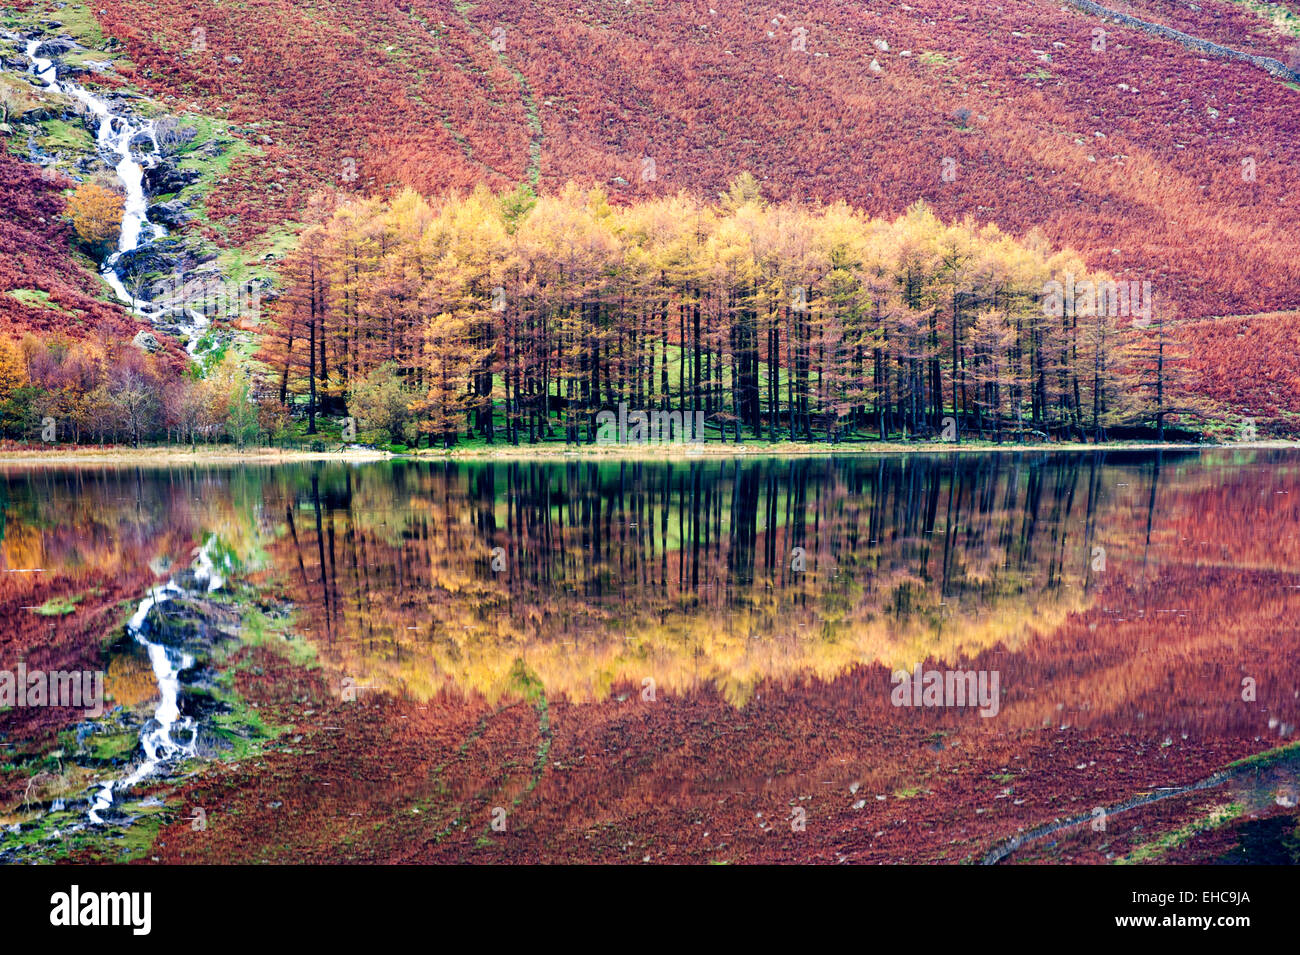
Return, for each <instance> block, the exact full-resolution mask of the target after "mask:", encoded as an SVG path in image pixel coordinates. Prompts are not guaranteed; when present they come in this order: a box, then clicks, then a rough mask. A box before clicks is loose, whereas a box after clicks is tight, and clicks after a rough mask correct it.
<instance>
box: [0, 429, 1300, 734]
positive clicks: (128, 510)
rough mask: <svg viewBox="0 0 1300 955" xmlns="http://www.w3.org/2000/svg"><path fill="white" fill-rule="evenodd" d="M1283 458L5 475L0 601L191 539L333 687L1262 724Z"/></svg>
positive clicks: (1282, 636) (1286, 705) (1036, 719)
mask: <svg viewBox="0 0 1300 955" xmlns="http://www.w3.org/2000/svg"><path fill="white" fill-rule="evenodd" d="M1298 468H1300V456H1297V455H1295V454H1293V453H1290V452H1282V451H1278V452H1249V453H1242V454H1234V453H1231V452H1207V453H1203V454H1196V453H1187V454H1170V453H1165V454H1163V455H1161V454H1156V453H1131V454H1114V453H1110V454H1105V455H1103V454H1044V453H1024V454H1017V453H1005V454H971V455H944V456H923V455H916V456H907V457H844V458H820V457H809V458H800V459H794V460H790V459H747V460H727V459H690V460H686V461H682V462H674V463H647V462H630V461H629V462H614V463H608V462H595V461H589V460H573V459H570V460H565V461H563V462H554V461H550V462H541V461H503V462H491V463H487V462H480V463H465V462H453V461H438V462H418V463H416V462H388V463H382V464H369V465H363V466H350V465H343V464H326V465H319V464H316V465H303V466H288V467H279V468H246V469H240V470H227V469H210V470H158V471H146V470H137V469H132V470H119V471H113V470H108V471H92V470H90V469H77V470H66V471H41V472H25V473H24V472H13V473H10V474H9V475H8V476H7V479H6V481H5V482H3V483H2V484H0V488H2V489H3V493H4V494H5V499H4V502H3V508H2V513H3V521H4V524H3V528H2V529H3V540H2V541H0V569H3V570H5V571H6V573H4V574H3V575H0V576H2V577H3V583H2V584H0V586H4V587H6V588H8V590H9V591H10V592H11V593H10V595H9V596H10V597H11V600H10V601H9V602H10V603H13V602H15V601H16V600H18V599H24V600H27V599H30V600H36V599H37V597H38V596H40V597H41V598H42V599H43V598H44V595H45V593H46V592H48V590H49V587H50V583H51V581H52V580H56V579H59V578H62V579H64V580H65V585H66V586H67V587H68V588H69V589H84V586H85V583H86V581H87V579H88V578H89V577H94V576H95V575H96V574H98V575H99V577H106V576H109V575H111V574H114V573H115V572H116V571H115V570H114V568H115V567H117V566H122V567H126V568H130V569H131V571H132V573H134V574H135V575H136V576H140V575H143V576H145V577H151V576H152V575H151V574H149V573H148V570H147V568H148V565H149V563H150V562H153V563H154V565H155V566H154V568H153V570H154V572H156V573H162V571H163V570H165V566H164V565H165V563H167V562H172V561H179V560H183V559H186V557H187V556H188V555H189V554H190V553H192V549H193V544H194V542H195V541H196V540H199V539H202V538H203V537H204V536H205V535H207V534H215V535H217V537H218V538H219V539H220V541H221V546H222V547H224V548H226V549H227V550H228V552H229V553H230V554H231V555H232V559H233V560H235V561H236V562H242V563H244V565H245V566H257V565H261V566H263V567H264V568H265V570H264V572H263V574H262V576H264V577H269V578H272V579H275V580H277V581H279V582H280V583H281V584H282V585H283V586H284V587H285V588H286V589H287V591H288V592H289V593H290V595H291V596H292V598H293V599H294V600H295V602H296V603H298V604H299V605H300V607H301V609H302V611H303V618H302V629H303V630H304V631H307V636H308V637H309V638H310V639H311V640H313V641H314V642H315V643H316V644H317V645H318V646H319V647H320V649H321V652H322V654H323V656H324V658H325V659H326V661H327V662H328V663H329V665H330V666H331V667H332V668H333V669H334V671H335V672H336V673H337V674H340V675H345V676H346V677H348V678H350V679H352V680H354V681H355V682H357V683H360V684H364V685H369V686H377V687H381V688H384V689H386V690H389V691H391V692H394V693H397V694H400V695H404V696H407V697H411V698H414V699H417V700H427V699H429V698H430V697H432V696H434V695H436V694H440V693H444V692H454V693H460V694H466V693H472V694H481V695H482V696H483V697H485V698H487V699H488V700H490V701H494V700H497V699H500V698H502V697H503V696H509V695H511V694H515V693H517V692H519V691H520V681H521V679H524V680H536V681H539V682H540V684H541V686H542V687H543V688H544V690H545V692H546V693H547V694H548V696H550V697H552V698H556V699H558V698H567V699H568V700H569V701H571V702H585V701H592V700H604V699H609V698H610V697H611V696H615V697H618V696H626V695H629V694H642V693H645V692H646V691H647V690H648V689H649V690H652V691H653V692H654V693H657V694H660V695H683V694H690V693H698V692H718V693H720V694H721V695H722V696H723V697H724V698H725V699H726V700H727V701H728V702H729V703H730V704H731V705H732V706H735V707H741V708H743V707H745V706H747V705H748V704H749V703H750V702H751V701H752V700H753V699H754V697H755V695H756V694H759V693H761V692H763V691H764V688H768V689H771V688H774V687H785V688H790V687H793V686H800V687H806V688H807V689H808V692H809V693H812V694H815V695H818V696H819V697H820V698H822V699H824V700H825V701H826V702H827V705H830V706H839V707H851V708H852V709H853V711H854V712H855V713H863V712H868V711H871V710H873V709H874V710H878V711H882V712H884V711H888V709H889V691H890V683H889V672H890V671H891V670H894V669H898V668H906V669H911V668H912V667H913V666H914V665H915V664H917V663H926V664H927V665H928V666H940V667H945V666H947V667H965V668H978V669H997V670H998V671H999V673H1000V674H1001V680H1000V685H1001V688H1002V692H1003V702H1002V705H1001V708H1000V711H999V716H998V718H997V720H996V723H997V727H996V728H997V729H998V730H1003V729H1006V728H1008V727H1030V726H1037V725H1083V724H1092V723H1096V722H1097V721H1102V722H1104V723H1106V724H1108V725H1130V726H1154V727H1158V728H1163V729H1167V730H1168V731H1169V732H1170V733H1176V732H1187V731H1191V730H1195V731H1196V732H1214V733H1232V734H1243V733H1248V734H1257V735H1261V736H1267V735H1270V734H1271V735H1274V736H1277V737H1283V736H1286V735H1288V734H1289V733H1290V732H1292V731H1293V727H1294V725H1295V723H1296V722H1297V719H1296V715H1297V714H1296V708H1297V699H1296V697H1297V690H1298V684H1297V676H1296V674H1297V672H1300V668H1298V667H1297V666H1296V664H1297V662H1300V661H1298V660H1297V657H1298V655H1300V637H1298V636H1297V631H1296V627H1295V624H1294V622H1293V621H1294V620H1295V616H1296V611H1297V609H1300V607H1298V606H1297V603H1300V544H1298V543H1297V535H1296V533H1295V531H1296V527H1297V526H1300V513H1297V508H1298V507H1300V491H1298V490H1297V480H1296V478H1297V469H1298ZM160 562H163V563H160ZM33 567H42V568H44V572H43V573H42V574H39V575H37V574H21V573H17V571H18V570H20V569H23V568H33ZM36 588H43V589H40V592H39V594H38V593H37V589H36ZM29 591H30V592H29ZM521 674H522V676H521ZM1248 680H1249V681H1253V683H1252V684H1250V685H1251V686H1253V698H1252V699H1246V698H1245V696H1246V695H1248V694H1246V693H1244V689H1243V688H1244V687H1245V686H1246V685H1247V684H1246V682H1245V681H1248ZM912 716H913V718H916V719H922V720H930V721H933V722H934V723H935V724H936V725H942V724H944V723H945V722H951V721H955V720H964V721H966V722H971V721H972V720H973V721H974V722H975V723H978V722H979V718H978V717H977V716H974V715H973V714H971V713H969V712H960V713H955V712H951V711H926V710H916V711H914V712H913V714H912ZM990 728H991V727H990Z"/></svg>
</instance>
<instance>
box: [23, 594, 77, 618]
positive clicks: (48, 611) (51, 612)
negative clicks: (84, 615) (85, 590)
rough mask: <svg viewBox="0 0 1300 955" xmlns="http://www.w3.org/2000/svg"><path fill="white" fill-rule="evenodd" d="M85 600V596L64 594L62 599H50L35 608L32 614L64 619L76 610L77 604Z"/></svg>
mask: <svg viewBox="0 0 1300 955" xmlns="http://www.w3.org/2000/svg"><path fill="white" fill-rule="evenodd" d="M85 598H86V595H85V594H65V595H64V596H62V597H51V598H50V599H49V600H47V601H45V603H43V604H41V605H40V606H39V607H37V608H35V609H34V610H33V611H32V613H35V614H40V615H41V616H42V617H66V616H67V615H68V614H70V613H72V612H73V611H74V610H76V609H77V604H79V603H81V601H83V600H84V599H85Z"/></svg>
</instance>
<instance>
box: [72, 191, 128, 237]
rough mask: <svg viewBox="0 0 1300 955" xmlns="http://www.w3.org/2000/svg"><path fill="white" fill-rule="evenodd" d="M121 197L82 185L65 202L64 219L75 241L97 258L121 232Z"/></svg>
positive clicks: (114, 193)
mask: <svg viewBox="0 0 1300 955" xmlns="http://www.w3.org/2000/svg"><path fill="white" fill-rule="evenodd" d="M122 210H123V201H122V196H121V195H120V194H119V193H117V192H114V191H113V190H112V189H106V188H105V187H103V186H101V185H99V184H98V183H94V182H85V183H82V184H81V185H80V186H78V187H77V188H76V191H75V192H73V194H72V195H71V196H70V197H69V199H68V206H67V215H68V218H69V219H70V220H71V222H72V227H73V228H74V229H75V230H76V232H77V236H78V238H80V239H81V241H82V242H83V243H85V244H86V245H87V246H88V247H89V248H91V249H92V250H94V251H95V252H96V253H97V254H102V253H103V252H104V251H105V250H106V249H107V248H108V247H110V246H111V245H112V243H114V242H116V241H117V236H118V232H119V231H120V230H121V228H122Z"/></svg>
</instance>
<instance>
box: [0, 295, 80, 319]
mask: <svg viewBox="0 0 1300 955" xmlns="http://www.w3.org/2000/svg"><path fill="white" fill-rule="evenodd" d="M5 294H6V295H8V296H9V297H10V298H12V299H17V300H18V301H19V302H22V303H23V304H24V305H27V306H29V307H31V308H48V309H51V310H52V311H55V312H62V313H63V314H64V315H70V314H72V313H71V312H69V311H68V310H67V309H66V308H64V307H63V306H62V305H60V304H58V303H57V302H53V301H51V300H50V293H49V292H47V291H45V290H44V289H37V288H16V289H10V290H9V291H8V292H6V293H5Z"/></svg>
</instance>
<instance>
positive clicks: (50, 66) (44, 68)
mask: <svg viewBox="0 0 1300 955" xmlns="http://www.w3.org/2000/svg"><path fill="white" fill-rule="evenodd" d="M41 43H42V41H41V40H40V39H35V40H29V41H28V42H27V51H26V52H27V58H28V59H29V60H31V63H32V67H31V71H32V73H33V74H34V75H35V76H36V78H37V79H38V80H40V81H41V82H42V83H44V84H45V86H46V88H47V89H49V90H50V91H52V92H55V93H61V94H63V95H64V96H68V97H71V98H72V99H74V100H76V101H77V102H79V103H81V104H82V105H83V106H85V108H86V109H87V110H89V111H90V113H91V114H92V115H93V116H94V117H95V118H96V119H97V120H98V123H99V126H98V131H97V134H96V142H97V144H98V145H99V148H100V150H101V151H102V152H104V153H106V154H108V155H111V156H113V157H114V158H115V165H114V171H115V172H116V173H117V178H118V179H119V180H120V181H121V183H122V188H123V189H124V190H125V192H126V207H125V209H124V210H123V213H122V227H121V231H120V233H119V235H118V240H117V251H115V252H114V253H113V254H112V255H110V256H109V257H108V259H107V260H106V261H105V262H104V265H103V267H102V269H101V271H100V274H101V275H102V276H103V277H104V281H106V282H107V283H108V284H109V285H110V286H111V287H112V289H113V291H114V292H115V293H116V294H117V297H118V298H119V299H120V300H121V301H122V302H123V303H124V304H126V305H127V306H129V307H130V308H131V310H132V311H133V312H135V314H137V315H140V316H143V317H145V318H148V319H150V320H157V319H159V318H162V317H171V318H172V319H173V321H175V322H176V324H177V326H178V327H179V328H180V329H181V330H182V331H183V332H184V333H185V334H186V335H188V336H189V344H188V345H187V346H186V350H187V351H188V352H189V353H190V354H191V355H192V354H194V349H195V347H196V346H197V345H198V342H199V338H200V337H201V335H202V333H203V329H204V327H205V326H206V325H207V324H208V318H207V316H206V315H204V314H202V313H201V312H199V311H196V310H194V309H191V308H188V307H186V306H185V305H184V303H182V304H180V305H156V304H154V303H152V302H138V301H136V300H135V296H133V295H132V294H131V293H130V292H128V291H127V289H126V286H125V284H123V282H122V279H121V277H120V276H119V275H118V274H117V270H116V266H117V263H118V261H119V260H120V259H121V258H122V256H123V255H124V254H126V253H127V252H132V251H134V250H135V249H137V248H138V247H139V246H140V245H142V244H147V243H149V242H153V241H155V240H157V239H160V238H162V237H163V236H164V235H166V234H167V230H166V229H164V228H163V227H162V226H161V225H159V224H158V223H156V222H151V221H149V215H148V199H147V197H146V196H145V192H144V171H145V169H146V168H152V167H153V166H154V165H156V164H157V162H158V157H159V155H160V154H161V153H160V150H159V148H158V135H157V130H156V128H155V126H154V123H153V122H152V121H148V120H146V121H143V122H141V123H140V125H133V124H132V122H131V120H130V119H128V118H127V117H126V116H125V115H121V114H114V113H113V112H112V111H111V110H110V108H109V105H108V103H107V101H105V100H104V99H101V98H100V97H98V96H96V95H95V94H93V93H91V92H90V91H89V90H87V89H85V88H84V87H82V86H78V85H77V84H76V83H72V82H69V81H67V80H60V79H59V78H58V70H57V67H56V66H55V65H54V62H53V61H52V60H49V59H46V58H44V57H41V56H38V55H37V50H39V49H40V46H41ZM140 136H144V137H146V138H147V139H148V140H149V142H150V143H151V144H152V145H153V152H152V153H150V154H149V155H147V156H145V155H141V156H139V157H137V156H136V155H135V154H134V153H133V152H132V150H131V144H132V141H133V140H135V139H137V138H139V137H140ZM142 235H143V236H144V238H143V241H142V239H141V237H142Z"/></svg>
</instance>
